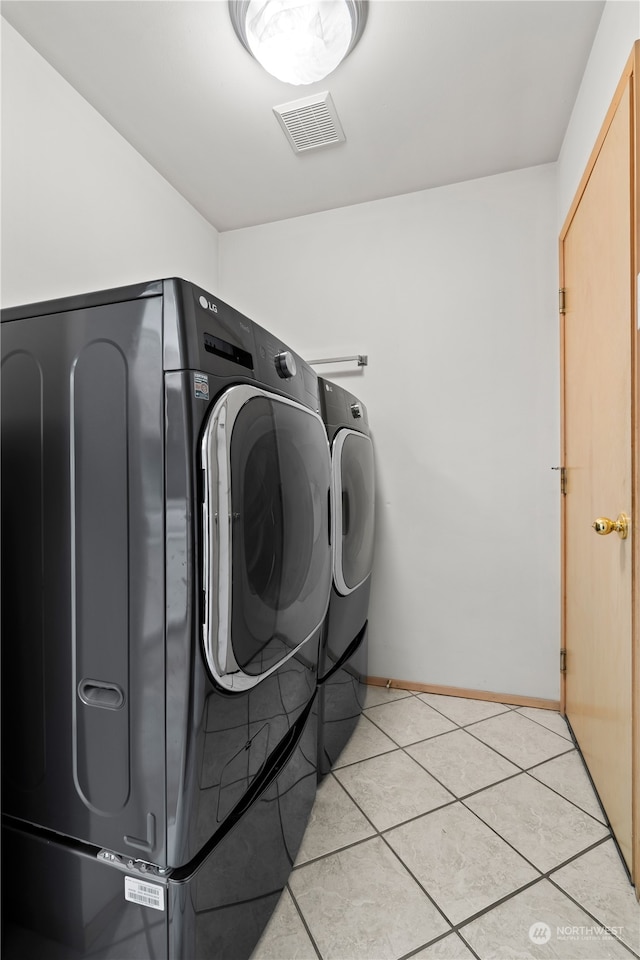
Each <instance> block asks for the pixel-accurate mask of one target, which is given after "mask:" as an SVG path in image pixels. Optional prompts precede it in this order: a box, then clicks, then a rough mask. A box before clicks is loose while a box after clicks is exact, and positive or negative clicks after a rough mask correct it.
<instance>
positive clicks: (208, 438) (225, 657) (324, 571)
mask: <svg viewBox="0 0 640 960" xmlns="http://www.w3.org/2000/svg"><path fill="white" fill-rule="evenodd" d="M201 458H202V469H203V471H204V504H203V591H204V626H203V636H204V650H205V657H206V660H207V664H208V667H209V669H210V671H211V673H212V675H213V677H214V679H215V680H216V681H217V682H218V683H219V684H221V685H222V686H223V687H225V688H226V689H228V690H243V689H247V688H248V687H251V686H253V685H255V684H256V683H258V682H260V680H262V679H264V678H265V677H266V676H268V675H269V674H271V673H272V672H273V671H274V670H276V669H277V668H278V667H279V666H280V665H281V664H282V663H284V662H285V661H286V660H288V659H289V657H291V656H293V655H294V653H295V652H296V651H297V650H299V649H300V647H301V646H302V645H303V644H304V643H305V642H306V641H307V640H308V639H309V638H310V637H311V636H313V634H314V633H315V631H316V630H317V629H318V627H319V626H320V625H321V624H322V621H323V619H324V615H325V612H326V609H327V605H328V601H329V593H330V589H331V552H330V546H329V536H328V526H329V515H328V503H329V489H330V484H331V465H330V457H329V448H328V443H327V439H326V434H325V430H324V426H323V424H322V421H321V419H320V417H319V416H318V415H317V414H316V413H315V412H314V411H312V410H310V409H309V408H307V407H304V406H303V405H302V404H299V403H297V402H295V401H293V400H289V399H288V398H284V397H280V396H277V395H275V394H271V393H269V392H267V391H265V390H261V389H260V388H258V387H253V386H251V385H245V384H243V385H238V386H235V387H231V388H230V389H229V390H227V391H226V393H224V394H223V395H222V397H221V398H220V399H219V400H218V401H217V402H216V403H215V404H214V406H213V408H212V411H211V413H210V415H209V418H208V420H207V424H206V427H205V430H204V434H203V439H202V444H201Z"/></svg>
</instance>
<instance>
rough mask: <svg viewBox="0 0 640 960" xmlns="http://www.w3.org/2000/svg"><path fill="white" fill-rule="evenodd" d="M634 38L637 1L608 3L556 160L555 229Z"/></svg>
mask: <svg viewBox="0 0 640 960" xmlns="http://www.w3.org/2000/svg"><path fill="white" fill-rule="evenodd" d="M639 38H640V3H638V0H608V2H607V3H606V4H605V7H604V10H603V12H602V19H601V20H600V26H599V27H598V32H597V34H596V37H595V40H594V42H593V47H592V48H591V54H590V56H589V61H588V63H587V67H586V69H585V72H584V76H583V78H582V83H581V85H580V90H579V91H578V96H577V98H576V102H575V105H574V108H573V112H572V114H571V120H570V122H569V125H568V127H567V132H566V134H565V138H564V143H563V144H562V150H561V151H560V157H559V159H558V220H559V229H560V227H561V226H562V224H563V223H564V220H565V217H566V215H567V213H568V211H569V207H570V206H571V203H572V202H573V198H574V196H575V193H576V190H577V189H578V185H579V183H580V179H581V177H582V174H583V173H584V171H585V168H586V166H587V162H588V160H589V157H590V155H591V151H592V149H593V146H594V144H595V142H596V139H597V137H598V134H599V132H600V127H601V126H602V123H603V121H604V118H605V116H606V113H607V110H608V109H609V104H610V103H611V100H612V98H613V94H614V92H615V89H616V87H617V86H618V81H619V80H620V77H621V76H622V71H623V69H624V66H625V64H626V62H627V60H628V58H629V54H630V53H631V49H632V47H633V44H634V42H635V41H636V40H637V39H639Z"/></svg>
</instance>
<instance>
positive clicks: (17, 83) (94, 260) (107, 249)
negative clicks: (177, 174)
mask: <svg viewBox="0 0 640 960" xmlns="http://www.w3.org/2000/svg"><path fill="white" fill-rule="evenodd" d="M217 242H218V233H217V231H216V230H215V228H214V227H212V226H211V224H209V223H207V221H205V220H204V219H203V217H201V216H200V214H198V213H197V212H196V211H195V210H194V208H193V207H192V206H191V205H190V204H189V203H188V202H187V201H186V200H185V199H184V198H183V197H182V196H181V195H180V194H179V193H177V191H176V190H174V189H173V187H171V186H170V185H169V184H168V183H167V181H166V180H165V179H164V178H163V177H161V176H160V174H159V173H157V171H156V170H154V169H153V167H151V166H150V165H149V164H148V163H147V162H146V161H145V160H143V159H142V157H141V156H140V155H139V154H138V153H137V152H136V151H135V150H134V149H133V147H131V146H130V145H129V144H128V143H127V142H126V141H125V140H124V139H123V138H122V137H121V136H120V135H119V134H118V133H116V131H115V130H114V129H113V127H111V126H110V124H108V123H107V121H106V120H104V118H103V117H102V116H100V114H98V113H97V112H96V111H95V110H94V109H93V108H92V107H91V106H90V105H89V104H88V103H87V101H86V100H84V99H83V98H82V97H81V96H80V95H79V94H78V93H77V92H76V91H75V90H74V89H73V88H72V87H71V86H70V85H69V84H68V83H67V82H66V81H65V80H63V78H62V77H61V76H60V75H59V74H58V73H57V72H56V71H55V70H53V68H52V67H51V66H49V64H47V63H46V61H45V60H43V59H42V57H40V56H39V54H37V53H36V52H35V51H34V50H33V48H32V47H31V46H29V44H27V43H26V42H25V41H24V40H23V38H22V37H21V36H20V35H19V34H18V33H17V32H16V31H15V30H14V29H13V28H12V27H11V26H9V24H7V22H6V21H4V20H2V260H1V264H2V272H1V296H2V304H3V306H10V305H13V304H18V303H30V302H34V301H36V300H43V299H49V298H51V297H57V296H65V295H68V294H73V293H81V292H84V291H88V290H99V289H102V288H105V287H111V286H118V285H120V284H125V283H134V282H137V281H144V280H153V279H157V278H160V277H165V276H184V277H186V278H188V279H191V280H194V281H195V282H196V283H199V284H200V285H201V286H203V287H205V288H207V289H213V290H215V289H216V287H217V279H218V277H217Z"/></svg>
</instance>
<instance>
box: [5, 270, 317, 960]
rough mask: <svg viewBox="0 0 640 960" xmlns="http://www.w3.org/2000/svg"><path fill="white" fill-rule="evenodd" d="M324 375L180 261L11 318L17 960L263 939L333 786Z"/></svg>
mask: <svg viewBox="0 0 640 960" xmlns="http://www.w3.org/2000/svg"><path fill="white" fill-rule="evenodd" d="M317 407H318V394H317V378H316V376H315V374H314V372H313V371H312V370H311V368H310V367H308V366H307V364H305V363H304V362H303V361H302V360H301V358H300V357H298V356H296V355H295V354H294V353H293V352H292V351H290V350H289V349H288V348H287V346H286V345H285V344H283V343H281V341H280V340H278V338H277V337H275V336H272V335H271V334H269V333H268V332H267V331H266V330H264V329H262V328H261V327H260V326H258V325H257V324H255V323H253V322H252V321H251V320H249V319H248V318H246V317H244V316H243V315H242V314H240V313H238V312H237V311H236V310H234V309H233V308H232V307H230V306H229V305H227V304H225V303H223V302H222V301H221V300H219V299H218V298H217V297H215V296H212V295H211V294H210V293H208V292H207V291H204V290H201V289H199V288H197V287H195V286H193V285H192V284H189V283H186V282H185V281H182V280H176V279H170V280H161V281H154V282H150V283H144V284H140V285H136V286H131V287H125V288H120V289H115V290H108V291H103V292H100V293H93V294H88V295H85V296H79V297H72V298H68V299H65V300H58V301H51V302H47V303H40V304H36V305H31V306H26V307H16V308H12V309H9V310H6V311H4V312H3V314H2V596H3V604H2V710H3V718H2V721H3V722H2V732H3V741H2V761H3V770H2V814H3V834H2V860H3V871H4V873H3V883H2V893H3V908H2V918H3V926H4V929H3V951H2V954H3V957H4V958H5V960H10V958H18V957H19V958H24V957H36V956H37V957H38V958H39V960H40V958H55V960H62V958H68V960H79V958H84V957H92V958H105V960H106V958H114V960H115V958H118V960H121V958H122V957H127V958H134V957H135V958H137V957H140V958H148V960H152V958H153V960H178V958H181V960H186V958H201V957H221V958H222V957H224V958H242V957H248V956H249V954H250V953H251V951H252V949H253V947H254V945H255V943H256V942H257V940H258V938H259V936H260V934H261V932H262V930H263V928H264V926H265V924H266V922H267V920H268V918H269V916H270V914H271V912H272V910H273V908H274V906H275V904H276V903H277V900H278V897H279V896H280V893H281V891H282V888H283V886H284V884H285V882H286V879H287V877H288V874H289V871H290V869H291V866H292V864H293V861H294V859H295V856H296V853H297V850H298V846H299V843H300V840H301V837H302V834H303V832H304V829H305V825H306V822H307V817H308V814H309V811H310V809H311V806H312V803H313V800H314V796H315V786H316V782H317V753H316V751H317V697H316V689H317V663H318V655H319V640H320V633H321V627H322V624H323V622H324V617H325V612H326V609H327V604H328V600H329V594H330V589H331V554H330V546H329V512H328V502H329V490H330V455H329V446H328V441H327V436H326V432H325V429H324V425H323V422H322V420H321V418H320V416H319V414H318V412H317Z"/></svg>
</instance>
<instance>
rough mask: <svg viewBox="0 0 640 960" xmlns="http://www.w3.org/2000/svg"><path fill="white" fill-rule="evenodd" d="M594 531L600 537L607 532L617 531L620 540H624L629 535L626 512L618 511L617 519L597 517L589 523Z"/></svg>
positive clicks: (604, 535)
mask: <svg viewBox="0 0 640 960" xmlns="http://www.w3.org/2000/svg"><path fill="white" fill-rule="evenodd" d="M591 526H592V527H593V529H594V530H595V532H596V533H599V534H600V536H601V537H606V535H607V534H608V533H617V534H618V536H619V537H620V539H621V540H626V539H627V537H628V536H629V517H628V516H627V515H626V513H619V514H618V519H617V520H609V518H608V517H598V519H597V520H594V521H593V523H592V524H591Z"/></svg>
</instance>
